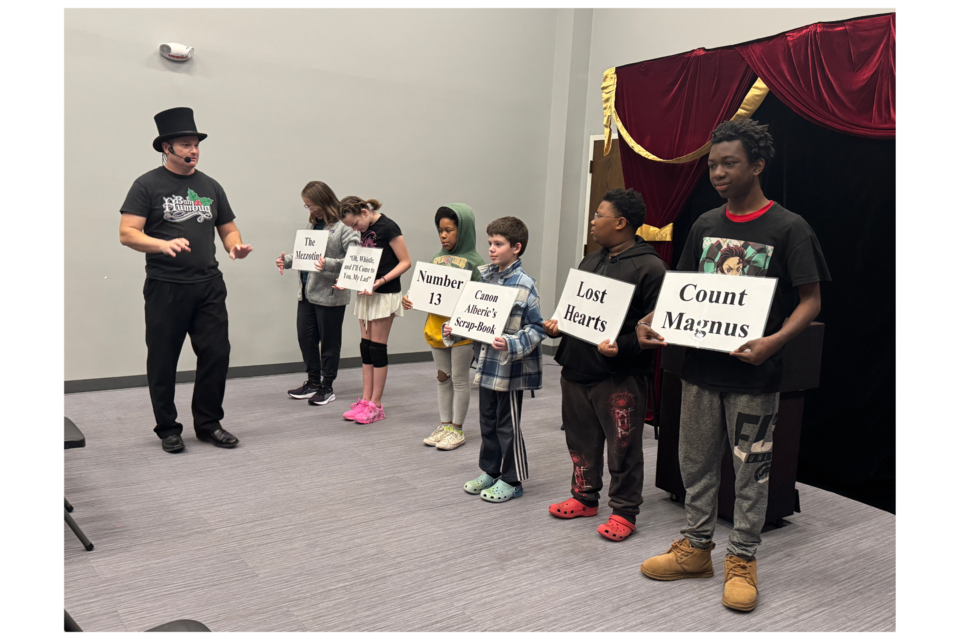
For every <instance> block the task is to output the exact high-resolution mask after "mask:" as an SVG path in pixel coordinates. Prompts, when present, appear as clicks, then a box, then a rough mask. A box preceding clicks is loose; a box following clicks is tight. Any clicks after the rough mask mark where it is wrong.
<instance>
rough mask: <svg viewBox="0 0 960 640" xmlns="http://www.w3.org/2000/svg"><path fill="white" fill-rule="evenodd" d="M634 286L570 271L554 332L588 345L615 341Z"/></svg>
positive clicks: (559, 304)
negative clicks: (556, 330) (559, 332)
mask: <svg viewBox="0 0 960 640" xmlns="http://www.w3.org/2000/svg"><path fill="white" fill-rule="evenodd" d="M635 288H636V285H635V284H631V283H629V282H623V281H622V280H614V279H613V278H607V277H604V276H598V275H597V274H595V273H587V272H586V271H580V270H579V269H570V273H569V274H568V275H567V283H566V284H565V285H563V294H562V295H561V296H560V302H559V303H558V304H557V310H556V311H555V312H554V314H553V319H554V320H556V321H557V329H559V330H560V331H562V332H563V333H566V334H569V335H571V336H574V337H576V338H580V339H581V340H583V341H585V342H589V343H590V344H600V343H601V342H603V341H604V340H610V341H611V342H612V341H614V340H616V339H617V335H618V334H619V333H620V328H621V327H622V326H623V319H624V318H626V317H627V311H628V310H629V309H630V300H631V299H633V290H634V289H635Z"/></svg>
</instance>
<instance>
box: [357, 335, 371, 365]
mask: <svg viewBox="0 0 960 640" xmlns="http://www.w3.org/2000/svg"><path fill="white" fill-rule="evenodd" d="M371 344H373V343H372V342H371V341H370V340H367V339H366V338H361V339H360V362H362V363H363V364H373V357H372V356H371V355H370V345H371Z"/></svg>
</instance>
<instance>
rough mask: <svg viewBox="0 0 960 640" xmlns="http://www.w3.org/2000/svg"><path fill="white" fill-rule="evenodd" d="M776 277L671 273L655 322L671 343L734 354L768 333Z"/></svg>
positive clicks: (660, 298)
mask: <svg viewBox="0 0 960 640" xmlns="http://www.w3.org/2000/svg"><path fill="white" fill-rule="evenodd" d="M776 289H777V279H776V278H760V277H750V276H741V277H735V276H728V275H720V274H716V273H695V272H688V271H668V272H667V273H666V275H665V276H664V278H663V285H662V286H661V287H660V297H659V298H658V299H657V306H656V308H655V309H654V312H653V321H651V322H650V326H651V327H652V328H653V330H654V331H656V332H657V333H659V334H660V335H661V336H663V339H664V340H666V341H667V344H678V345H682V346H685V347H694V348H697V349H709V350H711V351H723V352H725V353H730V352H731V351H734V350H736V349H737V348H739V347H741V346H742V345H743V344H744V343H745V342H748V341H750V340H754V339H756V338H762V337H763V328H764V326H766V324H767V316H768V315H769V314H770V305H771V303H772V302H773V294H774V291H776Z"/></svg>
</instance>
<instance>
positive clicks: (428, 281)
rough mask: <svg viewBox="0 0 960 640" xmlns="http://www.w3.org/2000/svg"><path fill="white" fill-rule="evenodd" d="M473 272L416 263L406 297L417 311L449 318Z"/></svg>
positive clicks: (426, 263)
mask: <svg viewBox="0 0 960 640" xmlns="http://www.w3.org/2000/svg"><path fill="white" fill-rule="evenodd" d="M472 276H473V271H472V270H470V269H458V268H456V267H447V266H444V265H440V264H430V263H429V262H418V263H417V265H416V266H415V267H414V268H413V282H411V283H410V290H409V291H407V297H408V298H410V302H412V303H413V308H414V309H417V310H418V311H427V312H429V313H435V314H437V315H439V316H446V317H448V318H449V317H450V316H451V315H452V314H453V307H454V305H456V304H457V300H458V299H459V298H460V294H461V293H463V285H465V284H466V283H468V282H470V278H471V277H472Z"/></svg>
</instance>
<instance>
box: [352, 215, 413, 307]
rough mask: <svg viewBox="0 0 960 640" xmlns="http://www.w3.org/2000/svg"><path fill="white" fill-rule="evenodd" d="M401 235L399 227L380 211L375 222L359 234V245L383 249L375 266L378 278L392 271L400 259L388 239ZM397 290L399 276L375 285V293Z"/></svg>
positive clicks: (397, 291) (394, 291)
mask: <svg viewBox="0 0 960 640" xmlns="http://www.w3.org/2000/svg"><path fill="white" fill-rule="evenodd" d="M402 235H403V232H402V231H400V227H399V226H397V223H396V222H394V221H393V220H391V219H390V218H388V217H387V216H385V215H383V214H382V213H381V214H380V217H379V218H378V219H377V221H376V222H374V223H373V224H372V225H370V226H369V227H367V230H366V231H364V232H363V233H361V234H360V246H361V247H379V248H380V249H383V253H381V254H380V265H379V266H378V267H377V279H378V280H379V279H380V278H382V277H383V276H385V275H387V274H388V273H390V272H391V271H393V269H394V267H396V266H397V265H398V264H400V259H399V258H397V254H395V253H394V252H393V248H391V247H390V241H391V240H393V239H394V238H396V237H397V236H402ZM399 292H400V278H395V279H393V280H391V281H390V282H387V283H385V284H382V285H380V286H379V287H377V290H376V292H375V293H399Z"/></svg>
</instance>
